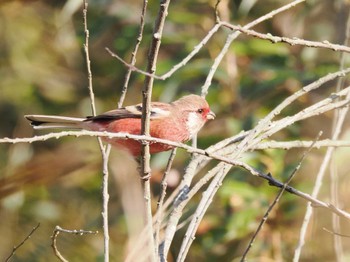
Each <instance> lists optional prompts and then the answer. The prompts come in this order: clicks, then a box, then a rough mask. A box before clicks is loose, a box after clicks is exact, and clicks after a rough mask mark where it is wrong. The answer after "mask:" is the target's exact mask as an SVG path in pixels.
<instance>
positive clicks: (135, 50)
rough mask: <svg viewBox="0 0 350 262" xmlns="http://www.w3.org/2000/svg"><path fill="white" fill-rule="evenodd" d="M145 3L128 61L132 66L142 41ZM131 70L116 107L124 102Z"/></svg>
mask: <svg viewBox="0 0 350 262" xmlns="http://www.w3.org/2000/svg"><path fill="white" fill-rule="evenodd" d="M147 4H148V0H144V1H143V5H142V11H141V17H140V20H141V21H140V28H139V35H138V37H137V39H136V44H135V47H134V50H133V52H132V53H131V59H130V60H131V62H130V65H131V66H134V65H135V64H136V54H137V51H138V50H139V46H140V44H141V41H142V36H143V29H144V27H145V15H146V11H147ZM106 50H107V51H108V52H109V53H110V54H111V55H112V54H113V53H112V52H111V51H110V50H109V49H108V48H106ZM121 61H122V62H124V61H123V60H121ZM132 71H133V70H132V69H131V68H130V67H129V69H128V71H127V73H126V75H125V80H124V85H123V88H122V93H121V95H120V99H119V102H118V108H121V107H122V105H123V103H124V99H125V96H126V92H127V91H128V85H129V80H130V76H131V72H132Z"/></svg>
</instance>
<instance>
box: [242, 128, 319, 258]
mask: <svg viewBox="0 0 350 262" xmlns="http://www.w3.org/2000/svg"><path fill="white" fill-rule="evenodd" d="M321 135H322V132H320V133H319V134H318V136H317V138H316V139H315V141H313V143H312V144H311V145H310V147H309V148H308V149H307V150H306V151H305V152H304V154H303V155H302V157H301V159H300V161H299V163H298V165H297V166H296V167H295V168H294V170H293V172H292V173H291V175H290V176H289V177H288V179H287V181H286V182H285V183H284V184H283V187H282V188H281V190H280V191H279V192H278V194H277V195H276V197H275V199H274V201H273V202H272V203H271V205H270V206H269V208H268V209H267V211H266V213H265V215H264V217H263V218H262V219H261V221H260V224H259V226H258V228H257V229H256V231H255V233H254V234H253V237H252V238H251V239H250V241H249V244H248V246H247V248H246V250H245V251H244V253H243V255H242V258H241V261H246V257H247V255H248V252H249V250H250V249H251V247H252V246H253V243H254V241H255V239H256V237H257V236H258V234H259V232H260V231H261V229H262V228H263V226H264V224H265V223H266V221H267V219H268V216H269V214H270V212H271V211H272V209H273V208H274V207H275V206H276V204H277V203H278V202H279V200H280V198H281V197H282V194H283V193H284V191H285V190H286V187H287V186H288V185H289V184H290V182H291V181H292V179H293V178H294V176H295V174H296V173H297V172H298V171H299V169H300V167H301V164H302V163H303V162H304V159H305V158H306V156H307V155H308V154H309V153H310V151H311V149H312V148H313V146H314V145H315V143H316V142H317V141H318V139H319V138H320V136H321Z"/></svg>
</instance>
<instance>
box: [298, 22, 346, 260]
mask: <svg viewBox="0 0 350 262" xmlns="http://www.w3.org/2000/svg"><path fill="white" fill-rule="evenodd" d="M349 29H350V17H348V21H347V27H346V39H345V43H346V44H347V43H348V39H349ZM343 66H344V55H343V56H342V58H341V64H340V67H341V68H342V67H343ZM342 81H343V80H339V81H338V84H337V89H339V90H340V88H341V86H342V85H343V82H342ZM349 98H350V92H348V93H347V95H346V99H349ZM348 111H349V108H348V107H345V108H342V109H340V110H339V111H336V113H335V120H334V122H333V133H332V140H337V139H338V138H339V136H340V132H341V130H342V127H343V125H344V121H345V116H346V114H347V113H348ZM334 151H335V148H334V147H329V148H327V152H326V154H325V156H324V158H323V161H322V164H321V167H320V169H319V171H318V173H317V177H316V181H315V185H314V188H313V190H312V194H311V196H312V197H314V198H316V197H317V196H318V193H319V191H320V189H321V186H322V182H323V178H324V175H325V173H326V170H327V167H328V166H329V164H331V167H332V169H331V172H332V171H334V170H335V167H334V165H332V159H333V157H334ZM332 173H333V175H332V176H331V194H332V200H333V201H334V200H336V198H337V197H335V194H336V192H335V191H336V190H335V189H334V187H335V186H336V184H337V182H336V180H337V178H336V174H335V173H336V172H332ZM312 211H313V208H312V206H311V203H308V205H307V208H306V213H305V216H304V220H303V224H302V226H301V229H300V233H299V242H298V246H297V248H296V249H295V251H294V257H293V261H294V262H297V261H299V259H300V255H301V250H302V248H303V246H304V243H305V237H306V231H307V228H308V226H309V222H310V219H311V216H312ZM337 221H338V222H337ZM334 225H335V226H336V227H337V225H339V220H338V219H337V218H334V217H333V226H334ZM336 229H337V231H338V228H336ZM334 238H335V242H334V245H335V249H336V251H339V252H340V253H342V248H341V246H340V245H341V243H340V241H339V236H334ZM340 256H341V254H338V252H336V257H337V260H338V261H340V259H341V258H340Z"/></svg>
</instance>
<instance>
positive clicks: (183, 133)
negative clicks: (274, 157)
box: [25, 95, 215, 156]
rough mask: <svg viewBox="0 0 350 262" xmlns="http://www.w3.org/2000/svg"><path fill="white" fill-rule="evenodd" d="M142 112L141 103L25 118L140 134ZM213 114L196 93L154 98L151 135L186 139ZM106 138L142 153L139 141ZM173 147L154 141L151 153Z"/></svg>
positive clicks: (40, 125) (39, 123)
mask: <svg viewBox="0 0 350 262" xmlns="http://www.w3.org/2000/svg"><path fill="white" fill-rule="evenodd" d="M141 115H142V104H138V105H133V106H127V107H124V108H120V109H115V110H111V111H108V112H106V113H103V114H101V115H98V116H89V117H86V118H75V117H65V116H46V115H26V116H25V118H27V119H28V120H29V121H31V125H32V126H33V127H34V129H47V128H70V129H85V130H90V131H107V132H113V133H118V132H120V133H129V134H133V135H140V134H141ZM214 118H215V114H214V113H213V112H212V111H211V110H210V108H209V105H208V103H207V101H205V99H204V98H202V97H200V96H197V95H188V96H184V97H182V98H180V99H179V100H176V101H174V102H172V103H170V104H167V103H161V102H152V103H151V116H150V135H151V136H152V137H156V138H161V139H167V140H171V141H174V142H185V141H188V140H189V139H191V138H192V137H193V136H194V135H195V134H197V132H198V131H199V130H200V129H201V128H202V127H203V125H204V124H205V122H207V120H209V119H214ZM104 140H105V141H106V142H108V143H110V144H112V145H113V146H121V147H124V148H126V149H127V150H128V151H129V152H130V153H131V154H133V155H134V156H137V155H140V153H141V144H140V142H139V141H135V140H131V139H128V140H125V139H118V138H104ZM172 148H173V147H172V146H169V145H165V144H161V143H151V144H150V153H151V154H153V153H158V152H162V151H167V150H170V149H172Z"/></svg>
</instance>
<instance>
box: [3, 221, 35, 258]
mask: <svg viewBox="0 0 350 262" xmlns="http://www.w3.org/2000/svg"><path fill="white" fill-rule="evenodd" d="M39 226H40V223H38V224H37V225H36V226H35V227H33V229H32V230H31V231H30V232H29V234H28V235H27V236H26V237H25V238H24V239H23V240H22V242H21V243H19V244H18V245H17V246H14V247H13V249H12V252H11V254H10V255H9V256H8V257H7V258H6V259H5V262H8V261H10V259H11V258H12V257H13V256H14V255H15V253H16V251H17V250H18V249H19V248H20V247H21V246H23V244H24V243H25V242H26V241H27V240H28V239H30V238H31V237H32V235H33V234H34V232H35V231H36V230H37V229H38V228H39Z"/></svg>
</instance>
